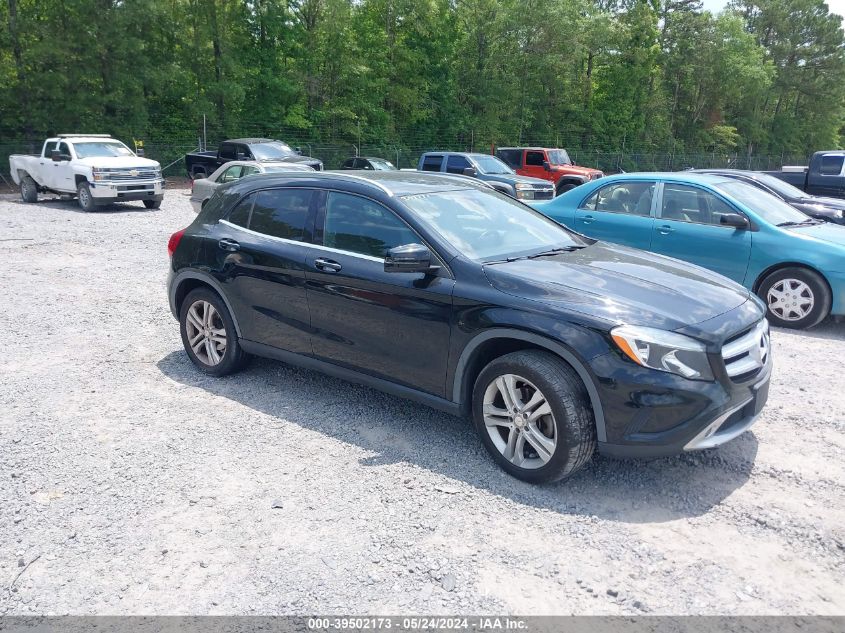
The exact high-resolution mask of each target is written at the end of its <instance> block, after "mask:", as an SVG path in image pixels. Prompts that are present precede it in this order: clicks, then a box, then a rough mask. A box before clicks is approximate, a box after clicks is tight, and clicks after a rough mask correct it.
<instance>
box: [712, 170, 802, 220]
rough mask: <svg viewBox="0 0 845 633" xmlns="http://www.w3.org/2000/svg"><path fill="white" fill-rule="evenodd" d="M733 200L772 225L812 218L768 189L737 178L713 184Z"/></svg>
mask: <svg viewBox="0 0 845 633" xmlns="http://www.w3.org/2000/svg"><path fill="white" fill-rule="evenodd" d="M713 186H714V187H715V188H716V190H717V191H720V192H722V193H724V194H727V195H728V196H730V197H732V198H733V199H734V200H737V201H738V202H741V203H742V204H744V205H745V206H746V207H748V208H749V209H751V210H752V211H753V212H754V213H756V214H757V215H759V216H760V217H761V218H762V219H763V220H765V221H766V222H769V223H771V224H774V225H776V226H777V225H781V224H802V223H804V222H810V221H812V218H810V217H808V216H807V215H805V214H803V213H801V212H800V211H798V210H797V209H796V208H795V207H792V206H790V205H788V204H787V203H785V202H784V201H783V200H781V199H780V198H778V197H777V196H773V195H772V194H770V193H769V192H768V191H763V190H762V189H759V188H757V187H755V186H753V185H749V184H747V183H744V182H739V181H738V180H731V181H726V182H720V183H717V184H715V185H713Z"/></svg>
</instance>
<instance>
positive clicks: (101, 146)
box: [9, 134, 164, 211]
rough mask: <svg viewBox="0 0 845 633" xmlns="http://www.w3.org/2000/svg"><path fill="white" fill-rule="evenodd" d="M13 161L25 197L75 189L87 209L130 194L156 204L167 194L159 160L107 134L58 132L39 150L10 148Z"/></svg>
mask: <svg viewBox="0 0 845 633" xmlns="http://www.w3.org/2000/svg"><path fill="white" fill-rule="evenodd" d="M9 165H10V166H11V172H12V179H13V180H14V181H15V183H16V184H18V185H20V188H21V198H22V199H23V201H24V202H37V201H38V194H39V192H41V193H45V192H53V193H58V194H61V195H68V194H70V195H75V196H76V197H77V198H78V200H79V206H80V207H82V209H83V210H85V211H92V210H94V209H95V208H96V207H97V206H100V205H106V204H111V203H113V202H128V201H130V200H143V202H144V206H145V207H147V208H148V209H158V208H159V207H160V206H161V200H162V198H163V197H164V180H163V179H162V177H161V165H159V164H158V163H157V162H155V161H154V160H149V159H147V158H141V157H139V156H137V155H136V154H135V152H133V151H132V150H131V149H129V148H128V147H126V145H124V144H123V143H121V142H120V141H118V140H117V139H114V138H111V137H110V136H109V135H107V134H60V135H59V136H57V137H55V138H48V139H47V140H46V141H45V142H44V147H43V148H42V150H41V155H40V156H30V155H24V154H12V155H11V156H9Z"/></svg>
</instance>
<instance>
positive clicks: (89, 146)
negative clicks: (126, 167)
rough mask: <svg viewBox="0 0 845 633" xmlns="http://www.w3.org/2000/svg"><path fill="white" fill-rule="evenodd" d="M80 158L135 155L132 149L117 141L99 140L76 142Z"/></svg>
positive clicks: (75, 145) (75, 146) (74, 146)
mask: <svg viewBox="0 0 845 633" xmlns="http://www.w3.org/2000/svg"><path fill="white" fill-rule="evenodd" d="M73 148H74V149H75V150H76V156H77V157H78V158H97V157H101V156H134V154H133V153H132V150H131V149H129V148H128V147H126V145H124V144H123V143H119V142H117V141H97V142H93V143H74V144H73Z"/></svg>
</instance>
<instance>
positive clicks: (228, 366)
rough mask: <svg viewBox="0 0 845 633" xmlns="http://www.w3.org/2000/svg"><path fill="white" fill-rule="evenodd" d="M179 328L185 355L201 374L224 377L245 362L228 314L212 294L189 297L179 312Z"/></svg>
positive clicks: (197, 292) (199, 290)
mask: <svg viewBox="0 0 845 633" xmlns="http://www.w3.org/2000/svg"><path fill="white" fill-rule="evenodd" d="M179 326H180V328H179V329H180V330H181V334H182V343H183V344H184V346H185V351H186V352H187V353H188V357H189V358H190V359H191V361H192V362H193V363H194V365H196V366H197V367H198V368H199V369H200V371H203V372H205V373H206V374H211V375H212V376H225V375H226V374H232V373H234V372H236V371H238V370H239V369H240V368H241V367H242V366H243V365H244V363H245V362H246V360H247V355H246V352H244V351H243V349H242V348H241V346H240V343H239V342H238V334H237V332H236V330H235V323H234V321H233V320H232V317H231V315H230V314H229V310H228V309H227V308H226V304H225V303H224V302H223V300H222V299H221V298H220V296H219V295H218V294H216V293H214V292H212V291H211V290H207V289H205V288H197V289H196V290H192V291H191V292H190V293H188V296H187V297H185V300H184V301H183V302H182V308H181V310H180V311H179Z"/></svg>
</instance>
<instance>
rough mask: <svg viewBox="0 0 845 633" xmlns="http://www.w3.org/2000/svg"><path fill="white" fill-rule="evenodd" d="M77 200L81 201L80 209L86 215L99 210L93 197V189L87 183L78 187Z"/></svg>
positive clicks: (82, 183)
mask: <svg viewBox="0 0 845 633" xmlns="http://www.w3.org/2000/svg"><path fill="white" fill-rule="evenodd" d="M76 199H77V200H79V208H80V209H82V210H83V211H85V212H86V213H87V212H88V211H93V210H94V209H96V208H97V205H96V204H94V196H92V195H91V188H90V187H89V186H88V183H87V182H81V183H79V185H77V187H76Z"/></svg>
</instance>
